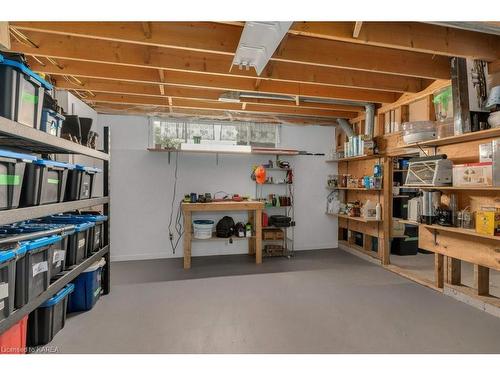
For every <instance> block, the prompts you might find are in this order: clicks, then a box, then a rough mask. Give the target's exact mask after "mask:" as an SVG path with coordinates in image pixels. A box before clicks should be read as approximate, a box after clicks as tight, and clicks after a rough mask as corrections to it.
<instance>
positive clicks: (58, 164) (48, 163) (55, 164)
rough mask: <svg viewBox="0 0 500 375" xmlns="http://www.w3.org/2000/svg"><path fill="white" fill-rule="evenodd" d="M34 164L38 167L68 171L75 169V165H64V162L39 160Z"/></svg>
mask: <svg viewBox="0 0 500 375" xmlns="http://www.w3.org/2000/svg"><path fill="white" fill-rule="evenodd" d="M33 163H34V164H37V165H44V166H46V167H59V168H66V169H75V165H74V164H70V163H64V162H62V161H54V160H45V159H37V160H35V161H34V162H33Z"/></svg>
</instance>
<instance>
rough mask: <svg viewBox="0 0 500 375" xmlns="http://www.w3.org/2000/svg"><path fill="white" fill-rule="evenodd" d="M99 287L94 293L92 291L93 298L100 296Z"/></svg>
mask: <svg viewBox="0 0 500 375" xmlns="http://www.w3.org/2000/svg"><path fill="white" fill-rule="evenodd" d="M101 290H102V289H101V287H99V288H97V289H96V290H95V291H94V298H96V297H97V296H99V295H100V294H101Z"/></svg>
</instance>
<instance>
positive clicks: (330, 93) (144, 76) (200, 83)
mask: <svg viewBox="0 0 500 375" xmlns="http://www.w3.org/2000/svg"><path fill="white" fill-rule="evenodd" d="M32 67H33V69H34V70H35V71H39V72H42V73H47V74H52V75H53V76H61V75H70V74H71V75H73V76H76V77H79V78H80V80H82V81H84V82H88V81H89V79H87V80H84V79H83V78H99V79H101V80H106V81H107V82H101V83H99V85H94V84H87V86H86V87H87V88H88V89H89V90H96V91H102V90H107V91H109V90H114V87H119V85H120V84H122V83H123V82H134V83H146V84H152V85H156V86H157V85H159V84H162V82H160V79H159V77H158V73H157V71H156V70H154V69H144V68H136V67H130V66H121V67H120V69H117V68H116V66H114V65H111V64H99V63H89V62H79V61H72V62H70V63H69V62H68V63H67V64H66V63H64V69H62V70H61V69H59V68H57V67H56V66H53V65H46V66H41V65H39V64H36V63H34V64H33V66H32ZM164 79H165V82H164V85H167V86H179V87H192V88H204V89H217V90H224V91H245V92H259V93H267V94H282V95H301V96H304V97H321V98H332V99H347V100H353V101H362V102H374V103H392V102H394V101H395V100H397V98H398V97H399V96H400V95H399V94H398V93H392V92H385V91H374V90H358V89H353V88H344V87H335V86H322V85H308V84H299V83H291V82H276V81H263V82H262V83H261V84H260V86H259V88H258V89H255V86H254V84H253V82H252V80H249V79H247V78H235V77H222V76H216V75H206V74H198V73H185V72H176V71H165V74H164ZM117 81H119V82H117ZM135 86H138V85H135ZM157 92H158V91H157V90H155V93H157Z"/></svg>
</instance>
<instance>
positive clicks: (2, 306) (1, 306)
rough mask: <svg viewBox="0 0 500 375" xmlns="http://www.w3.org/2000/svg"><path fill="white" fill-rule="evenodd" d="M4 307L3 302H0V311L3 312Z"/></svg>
mask: <svg viewBox="0 0 500 375" xmlns="http://www.w3.org/2000/svg"><path fill="white" fill-rule="evenodd" d="M4 306H5V303H4V302H3V301H0V310H3V308H4Z"/></svg>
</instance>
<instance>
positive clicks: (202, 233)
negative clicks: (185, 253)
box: [193, 220, 215, 240]
mask: <svg viewBox="0 0 500 375" xmlns="http://www.w3.org/2000/svg"><path fill="white" fill-rule="evenodd" d="M214 224H215V222H214V221H213V220H194V221H193V231H194V238H196V239H198V240H206V239H208V238H212V232H213V230H214Z"/></svg>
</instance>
